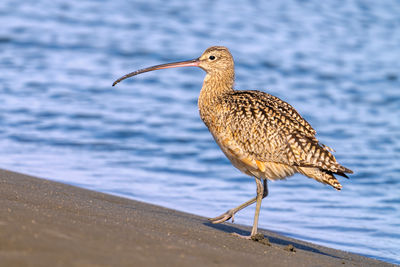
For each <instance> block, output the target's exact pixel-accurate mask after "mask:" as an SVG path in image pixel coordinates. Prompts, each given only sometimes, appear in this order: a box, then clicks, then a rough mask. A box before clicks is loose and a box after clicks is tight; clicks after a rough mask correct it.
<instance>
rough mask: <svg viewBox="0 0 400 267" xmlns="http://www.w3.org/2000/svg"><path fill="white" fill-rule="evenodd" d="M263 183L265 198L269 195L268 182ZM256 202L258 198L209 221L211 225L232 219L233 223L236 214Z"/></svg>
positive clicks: (263, 196)
mask: <svg viewBox="0 0 400 267" xmlns="http://www.w3.org/2000/svg"><path fill="white" fill-rule="evenodd" d="M257 180H258V181H259V182H260V183H261V181H260V180H259V179H257V178H256V181H257ZM263 182H264V188H263V194H262V198H265V197H266V196H267V195H268V187H267V180H263ZM257 192H258V185H257ZM257 196H258V193H257ZM256 201H257V197H254V198H252V199H250V200H248V201H246V202H245V203H243V204H241V205H239V206H237V207H236V208H233V209H230V210H228V211H227V212H225V213H223V214H221V215H220V216H218V217H215V218H210V219H208V220H209V221H211V223H214V224H216V223H223V222H225V221H227V220H229V219H230V218H232V222H233V221H234V217H235V213H236V212H238V211H240V210H242V209H244V208H246V207H247V206H249V205H251V204H253V203H254V202H256Z"/></svg>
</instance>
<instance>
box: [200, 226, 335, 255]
mask: <svg viewBox="0 0 400 267" xmlns="http://www.w3.org/2000/svg"><path fill="white" fill-rule="evenodd" d="M203 224H204V225H205V226H208V227H212V228H214V229H217V230H220V231H223V232H226V233H230V234H232V233H237V234H240V235H250V232H249V231H245V230H242V229H239V228H236V227H234V226H231V225H226V224H212V223H210V222H204V223H203ZM263 234H264V236H265V237H266V238H268V239H269V242H270V243H271V244H275V245H280V246H288V245H293V246H294V247H295V248H296V249H301V250H304V251H309V252H313V253H318V254H321V255H325V256H329V257H333V258H337V259H341V257H337V256H335V255H331V254H328V253H325V252H322V251H320V250H318V249H316V248H313V247H310V246H307V245H304V244H300V243H297V242H296V241H289V240H284V239H282V238H278V237H273V236H270V235H268V234H265V233H263Z"/></svg>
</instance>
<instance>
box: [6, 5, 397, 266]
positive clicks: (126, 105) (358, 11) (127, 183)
mask: <svg viewBox="0 0 400 267" xmlns="http://www.w3.org/2000/svg"><path fill="white" fill-rule="evenodd" d="M0 25H2V26H1V27H0V51H1V52H0V72H1V74H0V94H1V97H0V126H1V127H0V167H1V168H5V169H11V170H15V171H20V172H24V173H28V174H33V175H39V176H41V177H46V178H51V179H55V180H58V181H62V182H65V183H69V184H74V185H78V186H82V187H85V188H90V189H94V190H98V191H102V192H108V193H112V194H117V195H122V196H125V197H129V198H134V199H138V200H143V201H147V202H151V203H155V204H160V205H163V206H166V207H171V208H175V209H178V210H183V211H187V212H191V213H196V214H200V215H204V216H209V217H211V216H216V215H219V214H220V213H222V212H224V211H226V210H227V209H229V208H232V207H234V206H236V205H238V204H240V203H242V202H244V201H246V200H248V199H249V198H251V197H253V196H254V195H255V183H254V181H253V179H252V178H250V177H247V176H245V175H244V174H241V173H240V172H239V171H238V170H236V169H235V168H233V167H232V166H231V165H230V163H229V161H228V160H227V159H226V158H225V157H224V155H223V154H222V152H220V150H219V148H218V147H217V145H216V144H215V143H214V140H213V139H212V137H211V135H210V134H209V132H208V130H207V129H206V127H205V126H204V125H203V123H202V122H201V120H200V119H199V116H198V111H197V97H198V94H199V90H200V88H201V85H202V80H203V78H204V72H203V71H202V70H200V69H196V68H187V69H171V70H162V71H157V72H153V73H148V74H143V75H142V76H138V77H136V78H134V79H130V80H127V81H124V82H123V83H121V84H119V85H118V86H117V87H115V88H113V87H111V83H112V81H113V80H114V79H116V78H118V77H119V76H121V75H123V74H125V73H127V72H130V71H133V70H135V69H138V68H140V67H145V66H150V65H154V64H159V63H164V62H170V61H178V60H185V59H191V58H195V57H198V56H199V55H200V54H201V53H202V52H203V50H204V49H205V48H207V47H208V46H211V45H225V46H227V47H229V48H230V50H231V52H232V54H233V56H234V57H235V61H236V73H237V75H236V88H240V89H262V90H265V91H267V92H269V93H271V94H273V95H276V96H278V97H280V98H282V99H284V100H285V101H287V102H289V103H291V104H292V105H293V106H294V107H295V108H296V109H297V110H298V111H299V112H300V113H301V114H302V115H303V116H304V117H305V118H306V119H307V120H308V121H309V122H310V123H311V124H312V125H313V127H314V128H315V129H316V130H317V131H318V138H319V139H320V140H321V142H323V143H325V144H327V145H329V146H331V147H334V148H335V150H336V151H337V152H336V154H335V155H336V157H337V159H338V160H339V162H341V163H342V164H343V165H345V166H347V167H349V168H351V169H353V170H354V172H355V174H354V175H352V176H351V179H350V180H346V179H340V181H341V183H342V184H343V190H342V191H341V192H337V191H335V190H333V189H332V188H329V187H328V186H324V185H322V184H320V183H317V182H315V181H313V180H311V179H307V178H305V177H304V176H300V175H295V176H294V177H292V178H291V179H289V180H286V181H279V182H274V183H270V185H269V189H270V190H269V191H270V195H269V196H268V198H267V199H265V200H264V202H263V206H262V211H261V218H260V227H263V228H267V229H271V230H274V231H276V232H280V233H284V234H286V235H289V236H292V237H296V238H301V239H304V240H308V241H312V242H316V243H319V244H323V245H327V246H330V247H334V248H338V249H343V250H347V251H351V252H356V253H360V254H364V255H368V256H371V257H375V258H378V259H382V260H385V261H389V262H393V263H400V254H399V247H400V230H399V229H400V207H399V205H400V162H399V161H400V156H399V155H400V141H399V140H400V3H399V2H398V1H394V0H393V1H386V0H384V1H346V2H340V1H317V0H310V1H289V0H287V1H286V0H285V1H278V0H277V1H250V0H249V1H240V2H239V1H225V2H220V1H153V0H146V1H124V0H112V1H111V0H109V1H107V0H104V1H84V0H83V1H50V0H35V1H11V0H3V1H1V2H0ZM253 213H254V207H249V208H247V209H245V210H244V211H242V212H240V213H239V214H238V215H237V216H236V222H237V223H240V224H247V225H251V224H252V220H253Z"/></svg>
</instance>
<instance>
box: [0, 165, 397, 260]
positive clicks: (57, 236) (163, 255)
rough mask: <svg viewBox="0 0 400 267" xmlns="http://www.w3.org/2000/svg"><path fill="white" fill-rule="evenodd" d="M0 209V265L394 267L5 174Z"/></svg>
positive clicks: (0, 180) (0, 172)
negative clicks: (251, 235) (258, 237)
mask: <svg viewBox="0 0 400 267" xmlns="http://www.w3.org/2000/svg"><path fill="white" fill-rule="evenodd" d="M0 207H1V208H0V266H394V265H392V264H388V263H385V262H381V261H377V260H374V259H371V258H367V257H363V256H360V255H356V254H352V253H347V252H344V251H339V250H335V249H331V248H327V247H322V246H318V245H314V244H311V243H307V242H303V241H299V240H295V239H291V238H288V237H284V236H281V235H278V234H275V233H273V232H269V231H267V230H260V232H261V233H263V234H264V235H265V236H266V237H267V238H268V239H269V241H270V245H268V244H267V242H255V241H249V240H243V239H241V238H238V237H235V236H233V235H231V234H230V233H232V232H239V233H241V234H249V232H250V230H251V228H250V227H246V226H240V225H236V224H231V223H224V224H220V225H213V224H210V223H208V221H207V219H206V218H204V217H200V216H196V215H192V214H187V213H183V212H179V211H176V210H171V209H167V208H163V207H159V206H155V205H151V204H146V203H143V202H138V201H134V200H130V199H125V198H120V197H116V196H111V195H107V194H103V193H98V192H94V191H90V190H85V189H81V188H77V187H74V186H70V185H65V184H61V183H57V182H53V181H48V180H44V179H40V178H35V177H31V176H26V175H22V174H18V173H14V172H9V171H5V170H0ZM193 212H195V211H193ZM264 241H265V240H264ZM264 243H265V244H264ZM288 245H292V246H293V247H294V251H292V250H291V249H290V246H289V247H288Z"/></svg>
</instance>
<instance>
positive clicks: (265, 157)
mask: <svg viewBox="0 0 400 267" xmlns="http://www.w3.org/2000/svg"><path fill="white" fill-rule="evenodd" d="M225 121H226V122H227V123H226V125H227V127H228V128H229V129H227V130H228V131H227V132H229V133H230V135H231V136H230V137H229V140H230V145H231V146H232V147H233V148H234V149H237V150H238V149H239V150H240V151H241V153H242V154H243V153H245V154H247V157H248V158H252V159H254V160H256V161H261V162H274V163H280V164H285V165H288V166H293V167H316V168H319V169H322V170H326V171H330V172H333V173H337V174H340V175H344V172H351V171H350V170H349V169H346V168H345V167H343V166H341V165H340V164H339V163H337V161H336V159H335V157H334V156H333V155H332V154H331V153H330V152H329V148H328V147H326V146H324V145H321V144H319V142H318V139H317V138H316V137H315V134H316V132H315V130H314V129H313V128H312V127H311V125H310V124H309V123H308V122H307V121H306V120H305V119H303V118H302V117H301V116H300V115H299V114H298V112H297V111H296V110H295V109H294V108H293V107H292V106H291V105H290V104H288V103H286V102H284V101H283V100H281V99H279V98H277V97H274V96H272V95H269V94H267V93H263V92H260V91H235V92H234V93H232V95H230V96H229V97H227V98H226V100H225ZM242 157H243V156H242Z"/></svg>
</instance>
